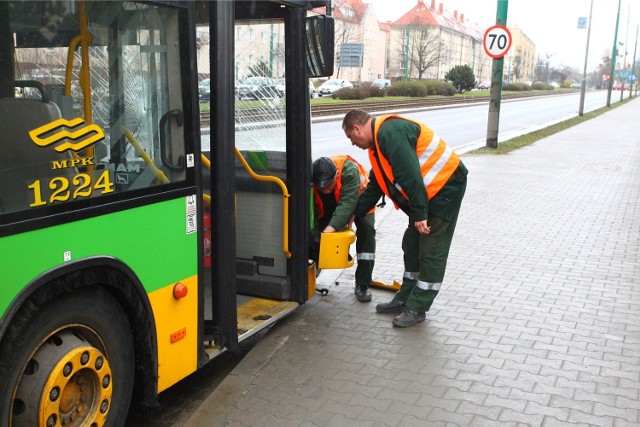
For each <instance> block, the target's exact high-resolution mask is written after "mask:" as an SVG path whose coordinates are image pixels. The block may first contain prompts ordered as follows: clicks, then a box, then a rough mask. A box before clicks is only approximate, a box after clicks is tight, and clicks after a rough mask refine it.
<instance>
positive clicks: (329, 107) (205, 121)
mask: <svg viewBox="0 0 640 427" xmlns="http://www.w3.org/2000/svg"><path fill="white" fill-rule="evenodd" d="M562 94H563V93H558V92H554V91H535V92H523V93H515V94H503V95H502V96H501V99H517V98H529V97H534V96H549V95H562ZM490 99H491V97H490V96H429V97H422V98H409V99H401V100H388V101H386V100H382V101H378V100H376V101H367V100H363V101H345V102H339V103H332V104H312V105H311V116H312V117H323V116H333V115H344V114H346V113H347V112H348V111H349V110H351V109H354V108H358V109H361V110H365V111H369V112H376V111H387V110H406V109H412V108H429V107H438V106H449V105H462V104H477V103H480V104H482V103H487V104H488V103H489V101H490ZM270 110H271V111H272V112H273V114H269V115H270V116H272V117H273V116H276V117H284V107H283V106H281V105H279V106H276V107H273V108H270ZM240 111H241V112H240ZM237 114H238V115H241V116H242V122H244V123H248V122H251V123H253V122H258V121H264V118H265V107H261V108H252V107H249V108H243V109H241V110H238V112H237ZM200 119H201V123H202V125H203V126H206V127H208V126H209V122H210V114H209V112H202V113H200Z"/></svg>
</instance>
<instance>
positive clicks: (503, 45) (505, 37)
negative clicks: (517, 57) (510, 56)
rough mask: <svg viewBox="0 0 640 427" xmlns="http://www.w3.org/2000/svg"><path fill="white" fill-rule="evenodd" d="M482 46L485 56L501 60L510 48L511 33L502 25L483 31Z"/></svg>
mask: <svg viewBox="0 0 640 427" xmlns="http://www.w3.org/2000/svg"><path fill="white" fill-rule="evenodd" d="M483 45H484V51H485V52H487V55H489V56H490V57H492V58H494V59H497V58H502V57H503V56H505V55H506V54H507V52H508V51H509V48H510V47H511V32H510V31H509V29H508V28H507V27H505V26H504V25H494V26H493V27H490V28H489V29H487V31H485V33H484V40H483Z"/></svg>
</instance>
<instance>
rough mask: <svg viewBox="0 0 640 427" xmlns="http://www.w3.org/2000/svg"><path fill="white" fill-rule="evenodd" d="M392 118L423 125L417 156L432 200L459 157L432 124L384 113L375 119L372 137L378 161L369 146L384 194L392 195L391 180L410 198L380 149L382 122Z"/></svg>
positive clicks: (421, 126)
mask: <svg viewBox="0 0 640 427" xmlns="http://www.w3.org/2000/svg"><path fill="white" fill-rule="evenodd" d="M391 118H397V119H401V120H406V121H409V122H412V123H415V124H417V125H418V126H420V133H419V134H418V143H417V144H416V155H417V156H418V163H419V164H420V173H421V175H422V182H424V186H425V188H426V190H427V197H428V198H429V200H431V199H432V198H433V197H434V196H435V195H436V194H438V191H440V189H441V188H442V187H443V186H444V185H445V184H446V183H447V181H448V180H449V178H450V177H451V175H453V173H454V172H455V170H456V169H457V167H458V165H459V164H460V158H459V157H458V155H457V154H456V153H455V152H454V151H453V149H452V148H451V147H449V146H448V145H447V143H446V142H444V140H442V139H440V137H439V136H438V135H436V134H435V133H434V132H433V131H432V130H431V129H430V128H428V127H427V126H425V125H423V124H422V123H420V122H418V121H416V120H412V119H409V118H406V117H400V116H398V115H395V114H385V115H382V116H379V117H377V118H376V119H375V124H374V129H373V141H374V143H375V145H376V152H377V153H378V159H379V161H378V160H377V159H376V157H375V156H374V151H373V150H372V149H369V159H370V161H371V167H372V168H373V173H374V175H375V177H376V180H377V181H378V185H380V188H381V189H382V191H383V192H384V194H386V195H387V197H389V198H390V199H392V198H391V196H390V195H389V189H388V188H387V182H390V183H391V184H392V185H394V186H395V187H396V188H397V189H398V190H400V193H401V194H402V195H403V196H404V197H405V198H406V199H407V200H408V197H407V194H406V193H405V191H404V190H403V189H402V188H401V187H400V185H399V184H398V183H396V182H395V178H394V177H393V170H392V169H391V165H390V164H389V161H388V160H387V159H386V158H385V157H384V155H383V154H382V151H380V144H379V142H378V130H379V129H380V126H382V123H384V122H385V121H386V120H388V119H391ZM380 167H382V169H380ZM385 178H386V179H385ZM392 200H393V199H392ZM394 205H395V207H396V209H398V205H397V204H396V202H395V201H394Z"/></svg>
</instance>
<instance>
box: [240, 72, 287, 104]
mask: <svg viewBox="0 0 640 427" xmlns="http://www.w3.org/2000/svg"><path fill="white" fill-rule="evenodd" d="M279 96H280V95H279V93H278V89H277V83H276V81H275V80H274V79H272V78H271V77H249V78H247V79H245V81H244V82H242V84H241V85H239V86H238V99H264V98H277V97H279Z"/></svg>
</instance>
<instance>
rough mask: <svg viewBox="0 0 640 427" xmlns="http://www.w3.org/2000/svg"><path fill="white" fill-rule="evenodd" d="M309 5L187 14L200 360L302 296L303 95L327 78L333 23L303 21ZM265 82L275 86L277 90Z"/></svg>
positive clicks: (305, 272) (250, 4)
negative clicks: (201, 200)
mask: <svg viewBox="0 0 640 427" xmlns="http://www.w3.org/2000/svg"><path fill="white" fill-rule="evenodd" d="M312 5H316V6H318V5H321V6H326V5H327V4H326V2H304V1H302V2H301V1H285V2H254V1H240V2H233V3H229V2H200V3H197V4H196V22H197V24H198V25H197V27H196V30H197V34H196V40H197V41H198V44H197V52H198V54H197V58H198V64H197V67H198V78H199V80H200V81H202V82H206V83H208V85H209V92H208V93H207V94H206V96H203V97H201V99H200V102H199V107H200V118H201V122H200V130H201V132H200V139H201V147H202V154H203V159H204V160H205V162H204V169H203V170H204V179H203V181H204V182H203V184H204V186H205V188H206V189H207V190H206V191H210V195H211V201H212V203H211V205H210V206H211V211H210V212H206V213H205V217H206V218H207V222H208V220H209V218H210V219H211V235H212V239H211V248H212V251H211V254H212V262H211V264H212V267H211V269H210V270H208V271H207V274H205V275H203V276H202V277H203V278H204V280H205V282H206V283H205V284H204V285H203V286H202V287H203V289H204V291H205V294H206V295H205V312H204V316H205V329H204V335H205V338H211V339H212V342H213V343H214V344H215V345H214V346H212V347H208V348H207V352H208V353H210V354H211V353H212V352H215V351H216V350H217V349H219V348H226V349H232V350H235V349H236V348H237V345H238V342H240V341H242V340H244V339H246V338H248V337H250V336H251V335H252V334H254V333H256V332H258V331H260V330H261V329H264V328H266V327H268V326H269V325H270V324H273V323H274V322H275V321H276V320H277V319H279V318H280V317H282V316H284V315H286V314H287V313H289V312H290V311H291V310H293V309H294V308H295V307H297V306H298V305H299V304H300V303H303V302H305V301H306V300H307V299H308V298H309V297H310V293H309V290H310V289H313V286H312V285H311V286H310V283H309V281H310V277H311V278H312V280H315V276H314V275H312V274H311V275H310V274H309V262H308V246H309V240H308V235H309V225H308V224H309V217H310V215H311V212H310V210H309V202H310V188H309V182H310V181H309V177H310V160H311V135H310V123H311V118H310V105H309V99H308V94H307V90H306V88H307V87H308V79H309V77H310V76H313V77H319V76H326V75H331V74H332V72H333V26H332V23H333V22H332V18H330V17H326V16H325V15H320V16H313V17H307V16H306V15H307V9H308V8H309V7H310V6H312ZM209 23H211V25H210V24H209ZM228 34H234V37H233V38H230V37H225V35H228ZM301 35H305V36H304V37H301ZM305 63H306V64H307V65H308V66H307V67H305V66H304V64H305ZM213 64H216V65H217V66H215V67H214V66H213ZM276 77H277V78H282V77H284V78H285V82H286V84H285V88H284V90H282V88H278V87H277V86H276V84H275V78H276ZM207 160H210V165H211V166H210V167H209V163H208V162H207ZM209 280H210V281H209Z"/></svg>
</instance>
